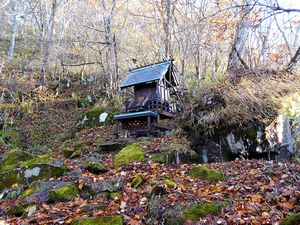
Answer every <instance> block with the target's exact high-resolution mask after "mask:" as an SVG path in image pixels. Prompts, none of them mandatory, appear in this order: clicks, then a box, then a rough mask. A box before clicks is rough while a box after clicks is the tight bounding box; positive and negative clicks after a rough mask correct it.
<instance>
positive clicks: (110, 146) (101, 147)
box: [97, 141, 125, 153]
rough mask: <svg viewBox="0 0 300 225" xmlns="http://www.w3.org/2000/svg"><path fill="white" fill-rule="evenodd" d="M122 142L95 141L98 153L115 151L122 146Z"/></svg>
mask: <svg viewBox="0 0 300 225" xmlns="http://www.w3.org/2000/svg"><path fill="white" fill-rule="evenodd" d="M124 147H125V145H124V143H120V142H104V143H103V142H102V141H101V142H99V143H97V151H98V152H99V153H103V152H117V151H120V150H121V149H122V148H124Z"/></svg>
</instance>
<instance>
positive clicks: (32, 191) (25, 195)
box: [20, 188, 37, 200]
mask: <svg viewBox="0 0 300 225" xmlns="http://www.w3.org/2000/svg"><path fill="white" fill-rule="evenodd" d="M36 191H37V190H36V189H35V188H27V189H26V190H25V191H24V192H23V193H22V195H21V196H20V199H21V200H23V199H25V198H27V197H28V196H30V195H32V194H33V193H35V192H36Z"/></svg>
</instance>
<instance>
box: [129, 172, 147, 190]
mask: <svg viewBox="0 0 300 225" xmlns="http://www.w3.org/2000/svg"><path fill="white" fill-rule="evenodd" d="M144 180H145V178H144V176H143V175H141V174H138V175H136V176H135V178H133V180H132V181H131V187H133V188H137V187H138V186H140V185H141V184H142V183H143V181H144Z"/></svg>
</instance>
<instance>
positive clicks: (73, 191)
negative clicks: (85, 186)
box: [46, 183, 79, 203]
mask: <svg viewBox="0 0 300 225" xmlns="http://www.w3.org/2000/svg"><path fill="white" fill-rule="evenodd" d="M78 194H79V189H78V187H77V186H76V185H75V184H72V183H71V184H69V185H66V186H63V187H59V188H55V189H53V190H51V191H50V192H49V195H48V197H47V199H46V201H47V202H48V203H54V202H65V201H69V200H72V199H74V198H75V197H76V196H77V195H78Z"/></svg>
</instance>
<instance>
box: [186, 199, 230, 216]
mask: <svg viewBox="0 0 300 225" xmlns="http://www.w3.org/2000/svg"><path fill="white" fill-rule="evenodd" d="M229 203H230V202H229V201H220V202H217V203H199V204H196V205H192V206H189V207H188V208H186V209H185V210H184V220H185V221H187V220H192V221H197V220H199V219H200V218H203V217H205V216H207V215H208V214H217V213H219V212H220V211H221V209H222V208H223V207H226V206H227V205H228V204H229Z"/></svg>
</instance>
